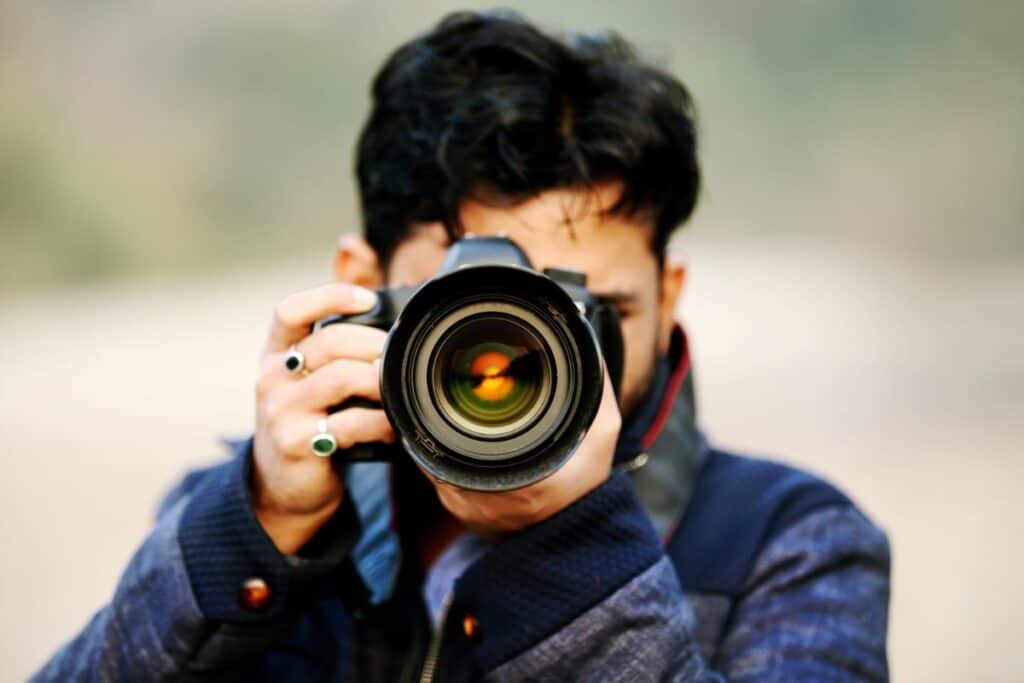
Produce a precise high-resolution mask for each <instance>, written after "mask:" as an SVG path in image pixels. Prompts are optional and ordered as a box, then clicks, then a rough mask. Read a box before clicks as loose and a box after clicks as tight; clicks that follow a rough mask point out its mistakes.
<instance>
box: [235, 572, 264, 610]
mask: <svg viewBox="0 0 1024 683" xmlns="http://www.w3.org/2000/svg"><path fill="white" fill-rule="evenodd" d="M239 597H240V599H241V601H242V606H243V607H245V608H246V609H250V610H258V609H259V608H261V607H263V606H264V605H265V604H267V601H269V600H270V586H268V585H267V582H266V581H264V580H263V579H261V578H259V577H258V576H254V577H252V578H248V579H246V580H245V581H243V582H242V589H241V591H240V593H239Z"/></svg>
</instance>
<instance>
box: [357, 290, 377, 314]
mask: <svg viewBox="0 0 1024 683" xmlns="http://www.w3.org/2000/svg"><path fill="white" fill-rule="evenodd" d="M353 289H354V290H355V292H354V294H355V300H356V304H357V305H359V306H362V307H363V308H364V309H366V310H370V309H371V308H373V307H374V306H376V305H377V293H376V292H374V291H373V290H370V289H365V288H363V287H354V288H353Z"/></svg>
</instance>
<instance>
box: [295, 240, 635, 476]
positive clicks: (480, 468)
mask: <svg viewBox="0 0 1024 683" xmlns="http://www.w3.org/2000/svg"><path fill="white" fill-rule="evenodd" d="M377 295H378V297H377V304H376V306H375V307H374V309H373V310H371V311H369V312H366V313H361V314H358V315H336V316H330V317H327V318H324V319H322V320H319V321H317V322H316V324H315V325H314V326H313V329H314V331H316V330H318V329H320V328H322V327H324V326H327V325H333V324H336V323H358V324H361V325H369V326H372V327H376V328H379V329H382V330H385V331H387V332H388V337H387V342H386V344H385V347H384V351H383V354H382V357H381V365H380V373H381V374H380V388H381V400H382V403H383V408H384V410H385V412H386V413H387V416H388V419H389V420H390V421H391V424H392V425H393V426H394V428H395V432H396V434H397V435H398V437H399V439H400V441H401V444H402V446H403V447H404V449H405V450H406V451H407V452H408V453H409V455H411V456H412V457H413V458H414V459H415V460H416V461H417V462H418V463H419V465H420V466H421V467H422V468H423V469H424V470H426V471H427V472H429V473H430V474H432V475H433V476H434V477H436V478H438V479H440V480H442V481H446V482H450V483H452V484H455V485H457V486H460V487H463V488H467V489H474V490H480V491H506V490H510V489H515V488H519V487H522V486H526V485H528V484H531V483H533V482H536V481H539V480H541V479H543V478H544V477H546V476H548V475H550V474H552V473H553V472H554V471H556V470H557V469H558V468H559V467H561V466H562V465H563V464H565V462H566V461H567V460H568V459H569V457H570V456H571V455H572V453H573V452H574V451H575V450H576V447H577V446H578V445H579V443H580V441H581V440H582V438H583V436H584V434H585V433H586V431H587V429H588V428H589V427H590V424H591V422H593V420H594V416H595V415H596V414H597V408H598V405H599V403H600V400H601V392H602V388H603V374H602V373H603V371H605V370H606V371H607V372H608V373H609V376H610V378H611V380H612V385H613V386H614V387H615V391H616V393H618V386H619V382H620V380H621V375H622V361H623V349H622V346H623V342H622V332H621V328H620V326H619V317H618V314H617V311H616V309H615V307H614V305H612V303H611V302H610V301H608V300H604V299H602V298H601V297H597V296H595V295H594V294H592V293H591V292H590V291H589V290H587V288H586V276H585V275H584V274H583V273H579V272H576V271H571V270H562V269H556V268H548V269H545V270H544V272H538V271H537V270H536V269H534V268H533V266H532V265H531V264H530V261H529V259H528V258H527V257H526V254H525V253H523V251H522V250H521V249H520V248H519V247H518V246H516V244H515V243H514V242H512V241H511V240H509V239H507V238H505V237H472V236H468V237H464V238H462V239H460V240H458V241H456V242H455V243H454V244H453V245H452V246H451V247H450V248H449V250H448V252H447V254H446V256H445V260H444V262H443V263H442V265H441V268H440V269H439V271H438V272H437V274H436V275H435V276H434V277H432V278H431V279H430V280H428V281H426V282H425V283H423V284H422V285H419V286H417V287H389V288H384V289H381V290H379V291H378V292H377ZM349 405H352V402H346V403H344V404H341V405H339V406H335V407H333V408H332V409H331V412H335V411H337V410H341V409H343V408H346V407H348V406H349ZM393 452H394V449H387V448H385V447H384V446H383V444H371V445H368V446H367V445H361V446H357V447H355V448H352V449H348V450H345V451H338V452H336V453H335V454H334V458H335V461H336V462H342V463H343V462H351V461H360V460H382V459H388V458H389V457H391V453H393Z"/></svg>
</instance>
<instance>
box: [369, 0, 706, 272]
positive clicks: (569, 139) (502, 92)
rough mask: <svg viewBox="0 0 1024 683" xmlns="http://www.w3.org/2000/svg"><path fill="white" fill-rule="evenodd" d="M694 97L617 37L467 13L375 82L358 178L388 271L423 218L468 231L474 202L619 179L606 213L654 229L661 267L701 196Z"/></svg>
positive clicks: (400, 54) (449, 19)
mask: <svg viewBox="0 0 1024 683" xmlns="http://www.w3.org/2000/svg"><path fill="white" fill-rule="evenodd" d="M696 146H697V142H696V117H695V112H694V106H693V102H692V99H691V97H690V95H689V93H688V92H687V90H686V88H685V87H684V86H683V85H682V84H681V83H680V82H679V81H678V80H676V79H675V78H674V77H672V76H671V75H669V74H667V73H665V72H664V71H661V70H659V69H657V68H654V67H653V66H650V65H648V64H646V63H644V62H643V61H642V60H641V59H640V58H639V57H638V56H637V54H636V52H635V50H634V49H633V47H632V46H631V45H630V44H629V43H628V42H626V41H625V40H624V39H622V38H621V37H619V36H618V35H616V34H614V33H610V32H609V33H601V34H570V35H566V36H562V37H554V36H551V35H547V34H545V33H543V32H542V31H540V30H538V29H537V28H535V27H534V26H532V25H531V24H529V23H527V22H526V21H525V20H524V19H523V18H522V17H520V16H518V15H516V14H514V13H510V12H482V13H478V12H458V13H454V14H450V15H448V16H446V17H445V18H444V19H442V20H441V22H440V23H439V24H437V26H435V27H434V28H433V29H432V30H431V31H429V32H427V33H425V34H423V35H420V36H418V37H417V38H415V39H413V40H412V41H410V42H408V43H406V44H405V45H403V46H401V47H399V48H398V49H397V50H396V51H395V52H394V53H393V54H392V55H391V56H390V57H389V58H388V59H387V61H386V62H385V63H384V65H383V66H382V67H381V69H380V71H379V72H378V73H377V75H376V77H375V78H374V81H373V86H372V109H371V112H370V115H369V118H368V120H367V121H366V124H365V126H364V128H363V130H362V133H361V135H360V138H359V143H358V148H357V153H356V154H357V158H356V175H357V178H358V182H359V191H360V198H361V203H362V214H363V221H364V224H363V227H364V234H365V236H366V238H367V241H368V242H369V243H370V244H371V246H373V248H374V249H375V250H376V252H377V254H378V256H379V258H380V259H381V262H382V263H384V264H385V265H386V264H387V263H388V261H389V260H390V258H391V256H392V254H393V253H394V250H395V248H396V247H397V246H398V244H399V243H400V242H401V241H402V239H404V238H405V237H406V235H407V234H408V232H409V230H410V228H411V227H412V226H413V225H415V224H416V223H420V222H433V221H441V222H442V223H443V224H444V226H445V227H446V229H447V231H448V233H449V236H450V237H451V238H452V239H455V238H457V236H458V235H459V234H461V232H462V230H463V227H462V225H461V224H460V221H459V205H460V203H462V202H463V201H465V200H467V199H476V200H481V201H488V202H491V203H494V202H503V203H512V204H514V203H518V202H520V201H523V200H525V199H527V198H529V197H531V196H535V195H536V194H538V193H540V192H542V191H544V190H548V189H554V188H569V187H572V188H576V187H588V186H592V185H593V184H594V183H595V182H600V181H606V180H617V181H620V182H621V183H622V187H623V190H622V193H621V195H620V197H619V198H618V200H617V201H616V202H615V204H614V205H613V206H612V207H610V208H609V209H608V211H610V212H612V213H618V214H622V215H639V216H641V217H643V218H644V219H645V220H646V221H650V223H652V224H653V226H654V237H653V239H652V244H651V247H652V249H653V251H654V253H655V254H656V255H657V256H658V257H659V260H661V259H662V258H663V257H664V252H665V246H666V244H667V242H668V239H669V237H670V235H671V233H672V232H673V231H674V230H675V229H676V227H678V226H679V225H681V224H682V223H683V222H685V221H686V219H687V218H689V216H690V214H691V213H692V212H693V209H694V206H695V204H696V201H697V194H698V191H699V188H700V168H699V165H698V162H697V150H696Z"/></svg>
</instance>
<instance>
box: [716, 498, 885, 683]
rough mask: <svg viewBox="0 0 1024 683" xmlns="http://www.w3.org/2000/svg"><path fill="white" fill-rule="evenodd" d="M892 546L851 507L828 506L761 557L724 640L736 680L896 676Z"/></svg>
mask: <svg viewBox="0 0 1024 683" xmlns="http://www.w3.org/2000/svg"><path fill="white" fill-rule="evenodd" d="M889 570H890V556H889V545H888V542H887V540H886V538H885V534H883V533H882V532H881V531H880V530H879V529H878V528H877V527H875V526H874V525H873V524H871V523H870V522H869V521H868V520H867V519H865V517H864V515H862V514H861V513H860V512H859V511H857V510H856V509H855V508H853V507H851V506H845V507H834V508H827V509H823V510H819V511H818V512H815V513H813V514H810V515H807V516H806V517H804V518H802V519H801V520H799V521H797V522H794V523H793V524H792V525H791V526H789V527H788V528H787V529H785V530H783V531H782V532H781V533H779V534H778V535H777V536H776V537H775V538H774V539H772V541H771V542H770V543H768V545H767V546H766V547H765V549H764V551H763V552H762V553H761V554H760V556H759V557H758V560H757V563H756V564H755V566H754V569H753V571H752V572H751V575H750V578H749V580H748V581H747V585H746V587H745V589H744V594H743V596H742V597H741V598H740V599H739V601H738V602H737V603H736V604H735V606H734V608H733V611H732V614H731V615H730V620H731V625H730V628H729V629H728V631H727V632H726V633H725V634H724V637H723V638H722V639H721V641H720V642H719V643H718V644H717V654H716V666H719V667H720V668H721V670H722V671H723V672H725V673H726V674H727V675H728V677H729V680H731V681H794V680H801V681H810V680H815V681H887V680H888V678H889V674H888V661H887V658H886V651H885V640H886V631H887V626H888V604H889Z"/></svg>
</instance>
